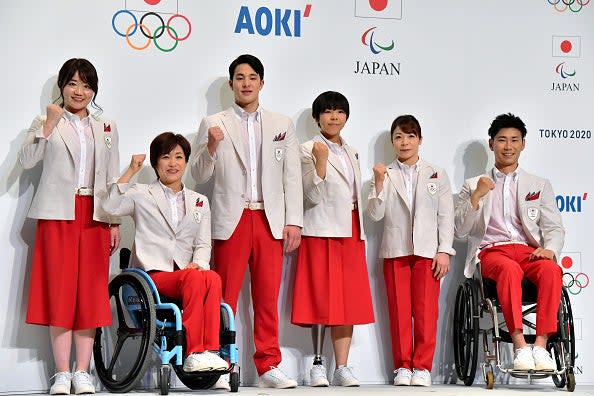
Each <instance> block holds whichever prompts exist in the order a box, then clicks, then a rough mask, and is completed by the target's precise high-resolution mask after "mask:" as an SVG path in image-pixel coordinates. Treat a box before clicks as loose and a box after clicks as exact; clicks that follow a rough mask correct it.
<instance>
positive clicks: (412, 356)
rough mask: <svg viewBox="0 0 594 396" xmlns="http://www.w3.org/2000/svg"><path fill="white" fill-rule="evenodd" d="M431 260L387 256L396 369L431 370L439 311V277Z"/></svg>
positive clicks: (385, 261)
mask: <svg viewBox="0 0 594 396" xmlns="http://www.w3.org/2000/svg"><path fill="white" fill-rule="evenodd" d="M432 261H433V260H432V259H429V258H425V257H418V256H405V257H396V258H389V259H384V280H385V281H386V293H387V294H388V310H389V312H390V332H391V334H392V356H393V358H394V367H395V368H397V369H398V368H401V367H404V368H407V369H409V370H412V369H413V368H416V369H425V370H429V371H431V366H432V364H433V353H434V351H435V337H436V333H437V318H438V314H439V307H438V300H439V281H438V280H436V279H435V278H434V277H433V271H431V262H432ZM413 319H414V337H413Z"/></svg>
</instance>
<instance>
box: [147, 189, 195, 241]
mask: <svg viewBox="0 0 594 396" xmlns="http://www.w3.org/2000/svg"><path fill="white" fill-rule="evenodd" d="M149 191H150V192H151V194H152V196H153V198H155V202H156V203H157V207H158V208H159V210H160V211H161V214H162V215H163V217H164V218H165V220H166V221H167V224H169V227H170V228H171V230H172V231H173V232H175V227H173V220H172V219H171V208H170V207H169V202H168V201H167V197H165V192H164V191H163V187H161V185H160V184H159V181H158V180H157V181H155V182H153V184H151V187H150V189H149ZM186 208H187V202H186Z"/></svg>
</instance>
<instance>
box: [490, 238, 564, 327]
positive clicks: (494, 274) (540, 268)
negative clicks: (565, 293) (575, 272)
mask: <svg viewBox="0 0 594 396" xmlns="http://www.w3.org/2000/svg"><path fill="white" fill-rule="evenodd" d="M533 251H534V248H533V247H530V246H526V245H522V244H512V245H501V246H494V247H492V248H487V249H484V250H483V251H481V252H480V253H479V255H478V258H479V260H480V261H481V271H482V276H483V277H485V278H489V279H493V280H494V281H495V282H497V297H498V298H499V303H500V304H501V310H502V311H503V317H504V318H505V322H506V324H507V328H508V330H509V331H510V333H511V332H512V331H514V330H522V328H523V325H522V279H524V277H526V278H528V280H530V281H531V282H532V283H534V285H535V286H536V290H537V300H536V304H537V306H536V334H538V335H549V334H553V333H556V332H557V311H558V310H559V302H560V299H561V287H562V276H563V271H562V270H561V267H559V266H558V265H557V263H555V262H554V261H552V260H547V259H539V260H530V253H532V252H533Z"/></svg>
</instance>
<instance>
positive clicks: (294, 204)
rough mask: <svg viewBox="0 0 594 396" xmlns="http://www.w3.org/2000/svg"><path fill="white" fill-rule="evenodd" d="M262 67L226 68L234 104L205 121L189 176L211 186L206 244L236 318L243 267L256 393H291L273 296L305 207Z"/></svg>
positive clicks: (287, 131) (290, 133)
mask: <svg viewBox="0 0 594 396" xmlns="http://www.w3.org/2000/svg"><path fill="white" fill-rule="evenodd" d="M263 86H264V66H263V65H262V62H260V60H259V59H258V58H256V57H255V56H253V55H247V54H246V55H241V56H239V57H238V58H237V59H235V60H234V61H233V62H232V63H231V65H230V66H229V87H230V88H231V89H232V90H233V93H234V96H235V104H234V105H233V106H232V107H230V108H229V109H227V110H225V111H222V112H220V113H217V114H213V115H210V116H208V117H205V118H204V119H203V120H202V122H201V124H200V128H199V131H198V135H197V137H196V141H195V146H196V148H197V153H196V157H195V158H194V160H193V161H192V164H191V170H192V175H193V176H194V178H195V179H196V181H197V182H198V183H199V184H202V183H205V182H207V181H208V180H209V179H211V178H214V191H213V196H212V198H211V205H212V217H213V222H212V224H213V226H212V238H213V239H214V244H213V255H214V263H215V270H216V271H217V272H218V273H219V275H220V276H221V278H222V284H223V298H224V300H225V301H226V302H227V303H228V304H229V305H230V306H231V307H232V308H233V310H234V311H235V310H236V308H237V299H238V297H239V292H240V289H241V285H242V283H243V278H244V276H245V272H246V270H247V266H248V264H249V268H250V276H251V283H252V284H251V292H252V301H253V306H254V343H255V346H256V353H255V354H254V362H255V364H256V369H257V371H258V375H259V376H260V381H259V385H260V386H262V387H273V388H293V387H296V386H297V382H296V381H295V380H293V379H291V378H289V377H288V376H287V375H286V374H284V373H283V372H282V371H281V370H280V369H279V368H278V365H279V364H280V362H281V352H280V347H279V344H278V306H277V302H278V295H279V289H280V283H281V276H282V263H283V252H287V253H288V252H292V251H294V250H295V249H297V247H298V246H299V243H300V241H301V227H302V226H303V202H302V197H303V195H302V183H301V166H300V161H299V144H298V141H297V138H296V136H295V127H294V125H293V122H292V121H291V119H290V118H289V117H287V116H284V115H280V114H276V113H272V112H269V111H266V110H264V109H262V107H261V106H260V102H259V94H260V91H261V90H262V87H263Z"/></svg>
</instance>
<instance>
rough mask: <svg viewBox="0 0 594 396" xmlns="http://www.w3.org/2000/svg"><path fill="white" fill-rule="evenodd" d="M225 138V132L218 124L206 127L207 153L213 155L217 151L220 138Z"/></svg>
mask: <svg viewBox="0 0 594 396" xmlns="http://www.w3.org/2000/svg"><path fill="white" fill-rule="evenodd" d="M224 138H225V134H224V133H223V131H222V130H221V128H220V127H218V126H213V127H210V128H208V143H207V144H206V148H207V149H208V153H209V154H210V155H211V156H213V155H214V154H215V152H216V151H217V147H219V143H220V142H221V140H223V139H224Z"/></svg>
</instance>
